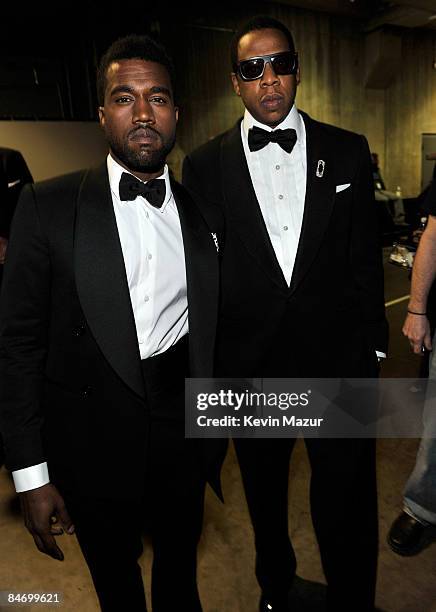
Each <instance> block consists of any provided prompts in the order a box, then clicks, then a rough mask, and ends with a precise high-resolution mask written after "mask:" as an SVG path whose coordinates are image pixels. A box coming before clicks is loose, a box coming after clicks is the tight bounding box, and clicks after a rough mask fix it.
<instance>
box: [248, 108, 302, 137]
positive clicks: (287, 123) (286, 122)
mask: <svg viewBox="0 0 436 612" xmlns="http://www.w3.org/2000/svg"><path fill="white" fill-rule="evenodd" d="M302 123H303V119H302V117H301V115H300V113H299V112H298V110H297V107H296V106H295V104H293V105H292V108H291V110H290V111H289V113H288V114H287V115H286V117H285V118H284V119H283V121H282V122H281V123H279V125H277V126H276V128H279V129H281V130H286V129H288V128H293V129H294V130H295V131H296V132H297V144H298V145H302V144H303V143H304V136H305V132H304V126H303V125H302ZM254 126H257V127H260V128H262V129H263V130H266V131H267V132H273V131H274V129H276V128H272V127H270V126H269V125H265V124H264V123H260V121H257V120H256V119H255V118H254V117H253V115H252V114H251V113H250V112H249V111H248V110H247V109H245V113H244V118H243V120H242V127H243V131H244V134H245V136H246V138H248V131H249V130H250V128H252V127H254Z"/></svg>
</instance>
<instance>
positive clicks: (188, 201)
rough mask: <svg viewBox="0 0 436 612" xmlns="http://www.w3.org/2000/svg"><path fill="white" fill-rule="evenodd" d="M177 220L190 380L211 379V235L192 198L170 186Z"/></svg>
mask: <svg viewBox="0 0 436 612" xmlns="http://www.w3.org/2000/svg"><path fill="white" fill-rule="evenodd" d="M171 186H172V191H173V195H174V199H175V202H176V205H177V210H178V212H179V217H180V225H181V228H182V236H183V245H184V249H185V266H186V281H187V295H188V312H189V348H190V364H191V376H200V377H211V376H212V375H213V355H214V345H215V331H216V324H217V311H218V290H219V272H218V254H217V251H216V247H215V245H214V241H213V238H212V235H211V231H212V230H213V229H215V228H208V227H207V226H206V223H205V221H204V220H203V217H202V216H201V214H200V212H199V210H198V208H197V206H196V205H195V203H194V202H193V200H192V198H191V197H190V195H189V194H188V192H187V191H186V189H184V187H182V185H180V184H179V183H176V182H175V181H172V182H171Z"/></svg>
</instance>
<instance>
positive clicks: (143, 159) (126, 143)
mask: <svg viewBox="0 0 436 612" xmlns="http://www.w3.org/2000/svg"><path fill="white" fill-rule="evenodd" d="M138 130H141V131H146V132H147V133H148V134H152V135H153V136H154V137H155V139H156V145H157V148H152V146H153V145H149V144H144V145H141V144H140V145H139V147H136V148H133V147H132V145H131V143H130V138H127V139H126V140H120V139H119V138H117V137H116V136H115V135H114V134H113V132H112V131H111V130H106V138H107V141H108V144H109V146H110V148H111V151H112V152H113V153H114V154H115V155H116V157H117V158H118V159H119V160H120V161H121V162H122V163H123V164H124V165H125V166H126V168H128V169H129V170H131V171H134V172H142V173H144V174H153V173H155V172H159V170H162V168H163V167H164V165H165V161H166V158H167V156H168V154H169V153H170V152H171V151H172V149H173V147H174V144H175V142H176V132H175V130H174V131H173V133H172V134H170V135H169V136H167V137H166V138H164V137H163V136H162V134H161V133H160V132H157V131H156V130H154V129H153V128H150V127H147V128H137V129H136V130H132V132H131V133H130V134H129V137H130V135H131V134H135V132H136V131H138ZM159 144H160V146H158V145H159ZM156 145H154V146H156Z"/></svg>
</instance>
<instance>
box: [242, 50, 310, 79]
mask: <svg viewBox="0 0 436 612" xmlns="http://www.w3.org/2000/svg"><path fill="white" fill-rule="evenodd" d="M268 62H269V63H270V64H271V66H272V69H273V70H274V72H275V73H276V75H279V76H282V75H285V74H296V73H297V70H298V53H293V52H292V51H284V52H282V53H274V54H273V55H259V57H250V59H247V60H242V62H239V63H238V64H236V66H235V67H234V71H235V72H236V73H237V74H239V76H240V77H241V79H242V80H243V81H255V80H256V79H260V78H261V77H262V76H263V73H264V72H265V66H266V65H267V63H268Z"/></svg>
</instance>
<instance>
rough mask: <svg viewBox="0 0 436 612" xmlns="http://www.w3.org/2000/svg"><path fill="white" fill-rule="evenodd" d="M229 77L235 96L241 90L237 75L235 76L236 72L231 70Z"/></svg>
mask: <svg viewBox="0 0 436 612" xmlns="http://www.w3.org/2000/svg"><path fill="white" fill-rule="evenodd" d="M230 76H231V78H232V85H233V90H234V92H235V94H236V95H237V96H240V95H241V90H240V89H239V81H238V77H237V76H236V74H235V73H234V72H232V73H231V74H230Z"/></svg>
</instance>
